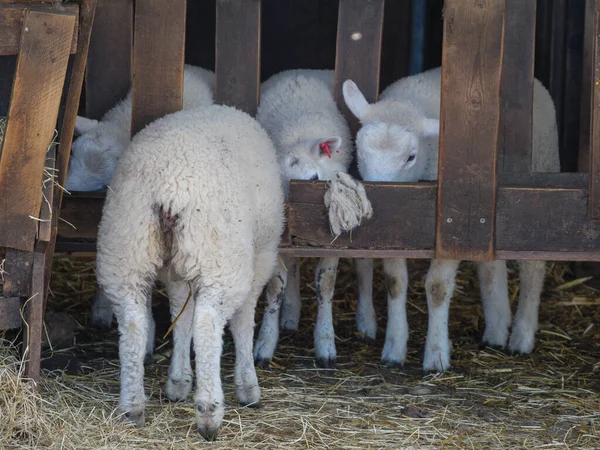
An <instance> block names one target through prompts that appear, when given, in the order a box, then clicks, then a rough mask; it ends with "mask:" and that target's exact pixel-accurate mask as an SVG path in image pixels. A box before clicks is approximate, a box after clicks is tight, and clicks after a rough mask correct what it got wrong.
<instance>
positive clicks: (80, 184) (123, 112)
mask: <svg viewBox="0 0 600 450" xmlns="http://www.w3.org/2000/svg"><path fill="white" fill-rule="evenodd" d="M214 77H215V76H214V73H213V72H211V71H209V70H205V69H203V68H201V67H194V66H190V65H185V67H184V74H183V109H189V108H195V107H199V106H205V105H210V104H211V103H212V102H213V89H214ZM75 132H76V133H77V134H79V137H78V138H77V139H75V141H74V142H73V145H72V146H71V158H70V160H69V168H68V171H67V178H66V180H65V189H67V190H68V191H95V190H100V189H105V188H106V186H107V185H108V184H110V180H111V179H112V176H113V174H114V172H115V168H116V164H117V161H118V159H119V157H120V156H121V154H122V153H123V151H124V150H125V149H126V148H127V145H128V144H129V141H130V139H131V136H130V134H131V90H130V91H129V93H128V94H127V96H126V97H125V99H124V100H122V101H121V102H119V103H117V104H116V105H115V106H114V107H112V108H111V109H110V110H109V111H108V112H107V113H106V114H105V115H104V117H102V120H100V121H99V122H98V121H97V120H92V119H87V118H85V117H80V116H77V120H76V122H75Z"/></svg>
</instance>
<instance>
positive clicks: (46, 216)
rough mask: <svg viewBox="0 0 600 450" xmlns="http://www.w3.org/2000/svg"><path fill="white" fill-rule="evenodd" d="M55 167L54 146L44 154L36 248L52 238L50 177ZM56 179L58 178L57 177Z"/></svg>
mask: <svg viewBox="0 0 600 450" xmlns="http://www.w3.org/2000/svg"><path fill="white" fill-rule="evenodd" d="M55 167H56V146H55V145H54V146H52V149H51V150H50V151H49V152H48V154H47V155H46V163H45V164H44V168H45V172H44V175H43V180H44V181H43V183H44V188H43V190H42V206H41V207H40V213H39V218H40V221H39V225H38V236H37V242H36V249H37V250H38V251H41V250H43V249H44V248H45V247H46V246H47V245H48V244H49V243H50V241H51V240H52V212H53V211H52V210H53V206H54V201H55V198H54V183H55V182H54V180H52V179H51V174H54V173H55V172H54V169H55ZM57 180H58V178H57Z"/></svg>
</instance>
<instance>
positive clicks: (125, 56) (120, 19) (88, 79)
mask: <svg viewBox="0 0 600 450" xmlns="http://www.w3.org/2000/svg"><path fill="white" fill-rule="evenodd" d="M132 46H133V0H99V1H98V6H97V7H96V15H95V18H94V29H93V32H92V37H91V40H90V49H89V57H88V58H87V71H86V74H85V114H86V117H89V118H90V119H97V120H100V119H101V118H102V116H103V115H104V113H106V111H108V110H109V109H110V108H111V107H113V106H114V105H115V104H116V103H117V102H118V101H119V100H122V99H124V98H125V96H126V95H127V92H128V91H129V89H130V88H131V58H132Z"/></svg>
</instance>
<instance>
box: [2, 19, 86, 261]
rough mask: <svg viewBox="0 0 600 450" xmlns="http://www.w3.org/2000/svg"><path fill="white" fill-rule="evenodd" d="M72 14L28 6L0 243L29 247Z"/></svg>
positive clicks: (7, 143) (7, 141)
mask: <svg viewBox="0 0 600 450" xmlns="http://www.w3.org/2000/svg"><path fill="white" fill-rule="evenodd" d="M74 26H75V16H74V15H72V14H63V13H45V12H39V11H33V10H31V11H29V12H28V13H27V16H26V18H25V21H24V24H23V33H22V38H21V48H20V53H19V58H18V61H17V69H16V73H15V81H14V84H13V89H12V95H11V102H10V107H9V112H8V123H7V127H6V133H5V136H4V145H3V148H2V158H1V160H0V192H2V195H1V196H0V211H2V214H1V215H0V246H4V247H10V248H15V249H18V250H25V251H32V250H33V247H34V243H35V234H36V231H37V226H38V223H37V221H35V220H34V219H32V218H31V217H37V215H38V214H39V212H40V206H41V202H42V170H43V167H44V161H45V159H46V150H47V148H48V144H50V142H51V140H52V136H53V134H54V128H55V126H56V119H57V116H58V108H59V104H60V97H61V93H62V89H63V85H64V81H65V74H66V70H67V63H68V60H69V51H70V44H71V38H72V36H73V28H74Z"/></svg>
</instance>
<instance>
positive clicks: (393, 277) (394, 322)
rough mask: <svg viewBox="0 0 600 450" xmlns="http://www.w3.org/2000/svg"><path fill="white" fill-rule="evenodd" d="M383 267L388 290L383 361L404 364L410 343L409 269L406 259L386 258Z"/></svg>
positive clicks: (390, 363)
mask: <svg viewBox="0 0 600 450" xmlns="http://www.w3.org/2000/svg"><path fill="white" fill-rule="evenodd" d="M383 268H384V271H385V280H386V285H387V291H388V321H387V329H386V332H385V345H384V346H383V353H382V354H381V362H382V364H384V365H385V366H387V367H399V366H402V365H404V361H405V359H406V346H407V343H408V321H407V320H406V293H407V291H408V271H407V269H406V260H405V259H397V258H392V259H384V260H383Z"/></svg>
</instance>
